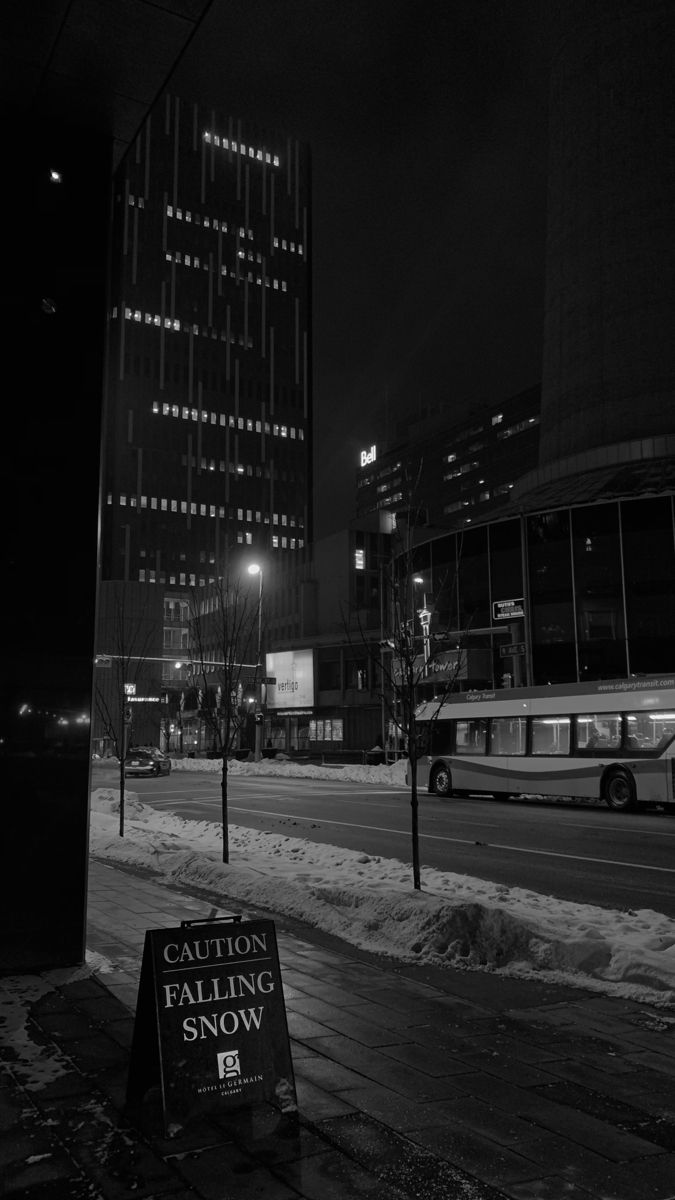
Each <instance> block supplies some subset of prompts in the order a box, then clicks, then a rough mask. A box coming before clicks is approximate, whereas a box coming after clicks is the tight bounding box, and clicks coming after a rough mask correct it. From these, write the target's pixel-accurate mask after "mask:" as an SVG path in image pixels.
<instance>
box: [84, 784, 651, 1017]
mask: <svg viewBox="0 0 675 1200" xmlns="http://www.w3.org/2000/svg"><path fill="white" fill-rule="evenodd" d="M174 769H175V770H199V771H204V770H213V771H215V772H220V769H221V768H220V763H218V762H211V761H204V760H199V761H196V760H184V761H175V762H174ZM230 769H231V772H232V774H233V775H234V774H247V775H250V774H264V775H273V774H279V775H284V776H289V775H293V776H296V777H297V776H299V775H302V776H304V777H313V778H317V777H319V778H321V777H323V778H325V777H326V776H328V777H330V778H333V779H334V778H335V777H336V775H338V776H339V778H341V779H358V780H359V781H363V782H372V783H383V782H384V783H396V784H401V783H402V782H403V773H404V764H403V763H398V764H395V765H393V766H388V767H359V766H353V767H352V766H345V767H341V768H340V769H339V771H337V772H336V770H335V769H334V768H331V767H318V766H311V765H309V764H307V765H302V764H295V763H290V762H275V761H265V762H263V763H259V764H254V763H238V762H232V763H231V767H230ZM94 782H96V780H95V779H94ZM229 847H230V861H229V863H227V864H225V863H223V862H222V837H221V830H220V827H219V826H218V825H214V824H209V823H207V822H203V821H185V820H183V819H182V818H180V817H177V816H175V815H174V814H172V813H170V812H157V811H156V810H155V809H153V808H150V807H148V806H147V805H144V804H142V803H141V801H140V800H139V797H138V794H137V793H135V792H133V791H130V790H129V789H127V794H126V803H125V836H124V838H121V837H120V836H119V791H118V790H116V789H115V788H114V787H97V788H95V789H94V791H93V794H92V813H91V837H90V848H91V853H92V854H93V855H94V856H95V857H96V858H100V859H107V860H109V861H111V862H122V863H127V864H137V865H139V866H142V867H143V868H146V869H149V870H151V871H152V872H153V873H154V874H155V875H156V876H159V877H161V878H164V879H166V880H167V881H171V882H175V883H180V884H181V885H182V886H186V887H188V888H189V887H190V885H191V884H194V885H197V886H199V887H200V888H206V889H208V890H209V891H210V892H212V893H213V894H214V895H217V896H222V897H223V907H227V905H228V901H231V900H235V901H239V902H241V903H244V904H245V903H249V904H250V905H252V906H254V907H258V908H262V909H264V910H266V911H268V912H270V913H271V914H272V915H274V914H279V915H282V914H283V915H287V916H291V917H295V918H298V919H300V920H302V921H304V922H306V923H307V924H309V925H311V926H315V927H317V928H319V929H322V930H324V931H326V932H328V933H332V934H335V935H337V936H338V937H340V938H342V939H343V940H345V941H346V942H348V943H350V944H351V945H353V946H356V947H359V948H361V949H364V950H368V951H370V952H371V953H375V954H382V955H387V956H389V957H391V958H395V959H398V960H399V961H401V962H406V963H411V962H414V963H428V964H433V965H435V966H443V965H446V966H451V967H459V968H464V969H467V970H477V971H479V970H482V971H492V972H498V973H501V974H504V975H518V976H521V977H527V976H530V977H535V976H536V977H538V978H540V979H541V978H544V977H545V978H546V979H547V980H548V981H549V982H560V983H568V984H570V983H571V984H574V985H577V986H584V987H586V988H589V989H591V990H593V991H597V992H603V993H606V994H609V995H612V996H623V997H627V998H630V999H633V1000H636V1001H638V1002H640V1003H649V1004H654V1005H658V1006H659V1007H661V1008H663V1009H670V1008H672V1009H674V1010H675V921H673V920H671V919H670V918H668V917H666V916H664V915H663V914H661V913H657V912H653V911H652V910H650V909H640V910H639V911H635V912H633V911H629V912H618V911H612V910H610V909H605V908H599V907H595V906H592V905H585V904H574V903H569V902H565V901H561V900H559V899H557V898H554V897H551V896H543V895H539V894H537V893H535V892H530V891H526V890H524V889H521V888H508V887H503V886H500V885H497V884H493V883H489V882H486V881H484V880H481V879H474V878H471V877H469V876H466V875H457V874H453V873H451V872H444V871H435V870H432V869H430V868H427V867H424V865H423V869H422V888H423V890H422V891H421V892H416V891H415V890H414V889H413V886H412V868H411V866H410V864H409V863H404V862H400V861H398V860H396V859H386V858H381V857H379V856H377V855H371V854H365V853H359V852H357V851H350V850H343V849H338V848H336V847H333V846H324V845H318V844H315V843H313V842H310V841H307V840H305V839H303V838H292V837H285V836H282V835H278V834H268V833H264V832H260V831H256V830H251V829H246V828H244V827H242V826H237V825H231V826H230V830H229Z"/></svg>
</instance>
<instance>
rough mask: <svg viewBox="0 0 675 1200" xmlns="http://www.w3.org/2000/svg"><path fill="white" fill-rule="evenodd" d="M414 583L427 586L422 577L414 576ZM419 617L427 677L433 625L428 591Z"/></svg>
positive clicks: (423, 596)
mask: <svg viewBox="0 0 675 1200" xmlns="http://www.w3.org/2000/svg"><path fill="white" fill-rule="evenodd" d="M413 583H414V584H417V585H418V586H420V585H422V587H426V584H425V583H424V580H423V578H422V576H421V575H414V576H413ZM417 615H418V617H419V619H420V625H421V626H422V648H423V651H424V673H425V675H426V672H427V664H428V662H429V653H430V646H429V639H430V625H431V611H430V609H428V608H427V593H426V591H424V592H423V593H422V607H421V608H418V610H417Z"/></svg>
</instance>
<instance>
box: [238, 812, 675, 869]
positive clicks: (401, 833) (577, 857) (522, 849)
mask: <svg viewBox="0 0 675 1200" xmlns="http://www.w3.org/2000/svg"><path fill="white" fill-rule="evenodd" d="M230 811H231V812H241V813H249V815H252V816H256V817H283V818H284V819H286V820H289V821H300V822H302V821H305V822H308V823H309V822H313V821H314V818H312V817H301V816H298V815H297V814H296V813H273V812H265V811H264V810H263V809H258V808H251V809H249V808H239V807H232V806H231V807H230ZM314 823H315V824H316V825H339V826H341V827H342V828H343V829H365V830H367V831H368V832H370V833H394V834H396V835H397V836H398V837H408V831H407V830H405V829H389V828H388V827H387V826H385V825H357V824H355V823H354V822H352V821H329V820H327V819H326V818H325V817H317V818H316V820H315V821H314ZM419 836H420V839H422V838H425V839H426V840H427V841H433V842H451V843H452V844H453V845H458V846H475V845H476V844H477V843H476V841H475V840H474V839H473V838H453V837H445V836H442V835H441V834H439V833H420V835H419ZM310 840H311V839H310ZM480 846H481V848H482V849H485V850H510V851H512V852H513V853H515V854H537V855H540V856H541V857H543V858H567V859H570V860H571V861H572V862H587V863H600V864H601V865H602V866H605V867H633V868H635V869H636V870H639V871H659V872H661V873H663V874H665V875H675V867H652V866H649V865H648V864H646V863H636V862H624V861H623V860H622V859H618V858H594V857H592V856H591V855H585V854H563V853H561V852H560V851H558V850H530V849H528V848H527V847H526V846H508V845H505V844H502V843H501V842H481V843H480Z"/></svg>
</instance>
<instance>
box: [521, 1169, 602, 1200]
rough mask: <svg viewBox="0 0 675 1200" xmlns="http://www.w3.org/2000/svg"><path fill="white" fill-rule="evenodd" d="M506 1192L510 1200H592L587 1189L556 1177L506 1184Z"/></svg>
mask: <svg viewBox="0 0 675 1200" xmlns="http://www.w3.org/2000/svg"><path fill="white" fill-rule="evenodd" d="M504 1192H505V1194H506V1195H507V1196H509V1197H510V1200H592V1197H591V1193H590V1192H587V1191H586V1189H585V1188H583V1189H580V1188H578V1187H575V1185H574V1184H573V1183H570V1182H569V1180H568V1179H561V1178H560V1177H559V1176H555V1175H551V1176H547V1177H546V1179H527V1180H525V1181H524V1182H523V1183H511V1184H506V1185H505V1187H504Z"/></svg>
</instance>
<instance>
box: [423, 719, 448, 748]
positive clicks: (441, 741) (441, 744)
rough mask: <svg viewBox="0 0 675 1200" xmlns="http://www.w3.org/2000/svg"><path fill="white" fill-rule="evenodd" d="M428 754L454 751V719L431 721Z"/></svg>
mask: <svg viewBox="0 0 675 1200" xmlns="http://www.w3.org/2000/svg"><path fill="white" fill-rule="evenodd" d="M428 746H429V748H428V750H427V754H451V753H452V721H431V722H430V726H429V744H428Z"/></svg>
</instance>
